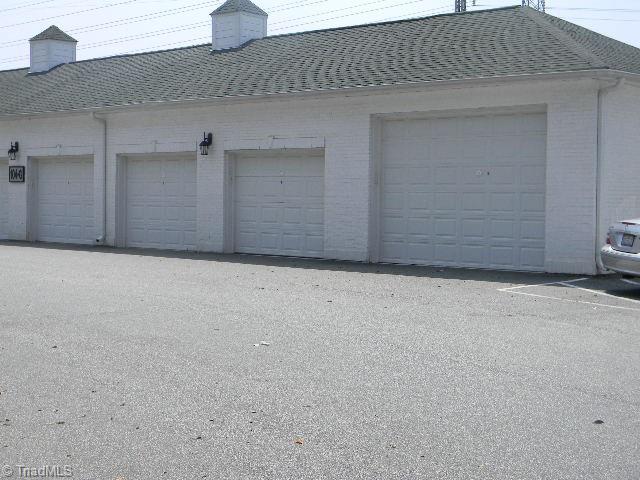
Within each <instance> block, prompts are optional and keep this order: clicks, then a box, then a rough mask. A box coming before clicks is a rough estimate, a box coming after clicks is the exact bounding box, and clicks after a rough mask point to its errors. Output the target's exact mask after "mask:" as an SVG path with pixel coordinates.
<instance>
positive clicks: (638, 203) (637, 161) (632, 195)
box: [598, 84, 640, 243]
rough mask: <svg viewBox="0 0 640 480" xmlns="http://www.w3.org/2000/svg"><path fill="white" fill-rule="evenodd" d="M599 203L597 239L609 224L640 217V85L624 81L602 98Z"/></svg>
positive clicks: (602, 234) (600, 238)
mask: <svg viewBox="0 0 640 480" xmlns="http://www.w3.org/2000/svg"><path fill="white" fill-rule="evenodd" d="M602 111H603V135H602V167H601V172H602V191H601V195H602V204H601V218H600V226H599V229H598V239H599V240H600V242H602V243H604V241H605V236H606V232H607V229H608V227H609V225H611V224H612V223H614V222H616V221H619V220H624V219H629V218H639V217H640V87H639V86H634V85H629V84H625V85H623V86H622V87H621V88H618V89H615V90H612V91H610V92H609V93H605V94H604V97H603V100H602Z"/></svg>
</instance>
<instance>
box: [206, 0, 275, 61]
mask: <svg viewBox="0 0 640 480" xmlns="http://www.w3.org/2000/svg"><path fill="white" fill-rule="evenodd" d="M267 17H268V15H267V13H266V12H265V11H264V10H262V9H261V8H260V7H258V6H257V5H255V4H253V3H252V2H251V1H249V0H227V1H226V2H225V3H224V4H222V5H221V6H220V7H218V8H217V9H216V10H215V11H214V12H213V13H212V14H211V25H212V48H213V50H226V49H228V48H237V47H240V46H241V45H244V44H245V43H246V42H248V41H249V40H254V39H256V38H264V37H266V36H267Z"/></svg>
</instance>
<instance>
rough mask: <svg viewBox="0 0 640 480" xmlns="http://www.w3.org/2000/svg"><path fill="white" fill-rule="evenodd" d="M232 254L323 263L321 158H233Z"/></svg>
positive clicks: (308, 154) (301, 154)
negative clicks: (304, 258) (299, 258)
mask: <svg viewBox="0 0 640 480" xmlns="http://www.w3.org/2000/svg"><path fill="white" fill-rule="evenodd" d="M234 163H235V172H234V202H233V203H234V230H233V232H234V250H235V251H236V252H239V253H257V254H266V255H287V256H299V257H322V256H323V254H324V152H323V151H322V150H312V151H308V150H305V151H298V152H295V151H292V152H285V151H278V152H275V153H271V154H265V153H260V152H254V153H243V154H242V155H236V156H235V162H234Z"/></svg>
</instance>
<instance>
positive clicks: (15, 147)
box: [7, 142, 20, 161]
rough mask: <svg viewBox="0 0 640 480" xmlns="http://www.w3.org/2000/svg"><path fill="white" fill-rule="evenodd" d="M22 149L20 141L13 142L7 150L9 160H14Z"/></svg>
mask: <svg viewBox="0 0 640 480" xmlns="http://www.w3.org/2000/svg"><path fill="white" fill-rule="evenodd" d="M19 151H20V144H19V143H18V142H15V143H14V142H11V148H10V149H9V151H8V152H7V155H8V157H9V160H11V161H14V160H15V159H16V157H17V155H18V152H19Z"/></svg>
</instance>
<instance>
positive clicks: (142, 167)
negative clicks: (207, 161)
mask: <svg viewBox="0 0 640 480" xmlns="http://www.w3.org/2000/svg"><path fill="white" fill-rule="evenodd" d="M126 176H127V180H126V185H127V187H126V190H127V193H126V197H127V199H126V245H127V246H129V247H140V248H159V249H167V250H195V248H196V202H197V195H196V161H195V159H194V158H165V157H156V158H154V157H150V158H139V159H138V158H136V159H129V160H127V171H126Z"/></svg>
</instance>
